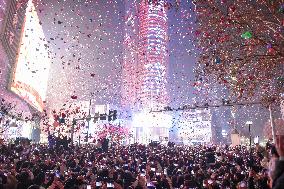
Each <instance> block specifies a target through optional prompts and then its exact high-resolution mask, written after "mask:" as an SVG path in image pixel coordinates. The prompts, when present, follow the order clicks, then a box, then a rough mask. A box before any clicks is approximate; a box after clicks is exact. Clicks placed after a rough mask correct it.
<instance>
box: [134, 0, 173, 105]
mask: <svg viewBox="0 0 284 189" xmlns="http://www.w3.org/2000/svg"><path fill="white" fill-rule="evenodd" d="M138 18H139V34H138V37H139V42H138V65H137V74H138V75H137V79H138V81H137V100H138V106H139V109H141V108H142V109H151V108H154V109H156V108H158V109H159V108H163V107H165V106H166V105H167V103H168V95H167V91H166V83H167V81H166V76H167V67H168V50H167V49H168V17H167V10H166V8H165V2H164V0H158V1H155V2H151V1H149V0H142V1H141V2H140V5H139V13H138Z"/></svg>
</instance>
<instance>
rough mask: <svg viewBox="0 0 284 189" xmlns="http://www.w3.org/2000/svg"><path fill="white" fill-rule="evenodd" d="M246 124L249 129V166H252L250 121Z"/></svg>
mask: <svg viewBox="0 0 284 189" xmlns="http://www.w3.org/2000/svg"><path fill="white" fill-rule="evenodd" d="M246 124H247V125H248V129H249V151H250V152H249V157H250V165H252V162H253V161H252V149H251V126H252V121H247V122H246Z"/></svg>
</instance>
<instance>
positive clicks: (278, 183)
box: [272, 161, 284, 189]
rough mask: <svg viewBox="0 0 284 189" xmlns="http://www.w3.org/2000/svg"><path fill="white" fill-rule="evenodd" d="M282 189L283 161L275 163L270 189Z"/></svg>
mask: <svg viewBox="0 0 284 189" xmlns="http://www.w3.org/2000/svg"><path fill="white" fill-rule="evenodd" d="M283 188H284V161H277V162H276V166H275V171H274V179H273V184H272V189H283Z"/></svg>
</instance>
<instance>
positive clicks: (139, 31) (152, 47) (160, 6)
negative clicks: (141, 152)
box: [122, 0, 172, 143]
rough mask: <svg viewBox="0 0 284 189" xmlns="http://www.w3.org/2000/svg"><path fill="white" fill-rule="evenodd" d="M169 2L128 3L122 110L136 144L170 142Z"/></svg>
mask: <svg viewBox="0 0 284 189" xmlns="http://www.w3.org/2000/svg"><path fill="white" fill-rule="evenodd" d="M165 3H166V2H165V1H164V0H158V1H149V0H126V1H125V6H126V16H125V36H124V52H125V53H124V61H123V76H122V77H123V85H122V86H123V87H122V107H123V108H124V111H126V112H127V113H126V114H128V115H131V116H128V117H131V118H130V120H129V123H128V125H132V128H133V129H132V133H133V136H134V141H135V142H142V143H147V142H150V140H156V141H157V140H160V139H165V138H168V136H169V128H170V127H171V121H172V120H171V119H172V118H171V116H169V115H168V114H164V113H149V112H150V110H158V109H163V108H164V107H166V106H167V105H168V94H167V72H168V70H167V69H168V64H169V60H168V17H167V9H166V8H165V7H166V6H165ZM126 116H127V115H126Z"/></svg>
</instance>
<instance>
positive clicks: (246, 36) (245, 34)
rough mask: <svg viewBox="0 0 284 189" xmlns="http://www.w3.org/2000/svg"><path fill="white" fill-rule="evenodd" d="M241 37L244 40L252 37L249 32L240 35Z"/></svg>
mask: <svg viewBox="0 0 284 189" xmlns="http://www.w3.org/2000/svg"><path fill="white" fill-rule="evenodd" d="M241 37H242V38H244V39H250V38H251V37H252V34H251V33H250V32H249V31H246V32H245V33H243V34H242V35H241Z"/></svg>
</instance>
